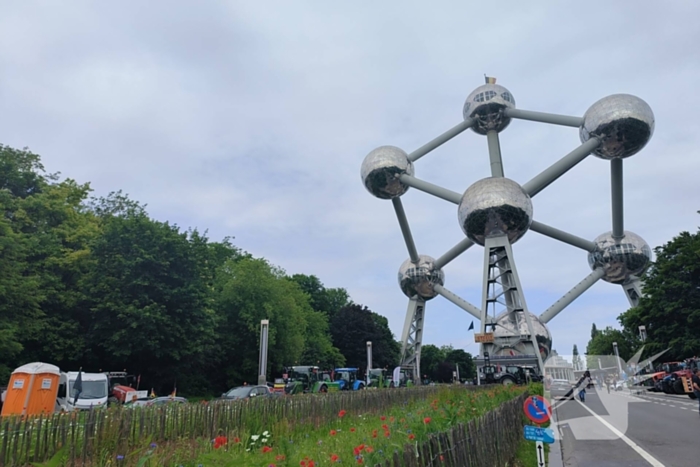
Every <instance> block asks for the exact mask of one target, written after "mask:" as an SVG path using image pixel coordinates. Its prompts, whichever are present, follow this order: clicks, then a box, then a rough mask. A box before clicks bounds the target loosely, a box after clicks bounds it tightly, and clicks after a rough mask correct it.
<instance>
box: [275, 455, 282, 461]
mask: <svg viewBox="0 0 700 467" xmlns="http://www.w3.org/2000/svg"><path fill="white" fill-rule="evenodd" d="M275 460H276V461H283V460H284V454H277V455H276V456H275Z"/></svg>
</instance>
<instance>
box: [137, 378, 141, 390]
mask: <svg viewBox="0 0 700 467" xmlns="http://www.w3.org/2000/svg"><path fill="white" fill-rule="evenodd" d="M140 385H141V375H138V377H137V378H136V390H137V391H138V390H139V386H140Z"/></svg>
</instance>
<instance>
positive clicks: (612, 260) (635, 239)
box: [588, 230, 651, 284]
mask: <svg viewBox="0 0 700 467" xmlns="http://www.w3.org/2000/svg"><path fill="white" fill-rule="evenodd" d="M594 242H595V244H596V246H597V248H596V250H595V251H593V252H592V253H588V265H589V266H590V267H591V269H593V270H596V269H601V268H602V269H603V271H605V275H604V276H603V280H604V281H607V282H610V283H613V284H624V283H625V282H627V280H629V279H630V277H631V276H639V275H640V274H642V273H643V272H644V270H645V269H646V268H647V266H649V263H650V262H651V248H649V245H648V244H647V242H645V241H644V239H642V237H640V236H639V235H637V234H635V233H633V232H629V231H627V230H625V236H624V237H623V238H622V239H620V240H615V239H614V238H613V237H612V232H607V233H604V234H602V235H599V236H598V237H597V238H596V239H595V240H594Z"/></svg>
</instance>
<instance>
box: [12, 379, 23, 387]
mask: <svg viewBox="0 0 700 467" xmlns="http://www.w3.org/2000/svg"><path fill="white" fill-rule="evenodd" d="M23 387H24V380H23V379H16V380H14V381H13V382H12V389H22V388H23Z"/></svg>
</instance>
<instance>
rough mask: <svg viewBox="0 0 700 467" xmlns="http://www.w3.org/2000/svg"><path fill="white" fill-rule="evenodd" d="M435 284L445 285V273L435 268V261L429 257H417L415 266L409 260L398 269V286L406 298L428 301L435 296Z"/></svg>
mask: <svg viewBox="0 0 700 467" xmlns="http://www.w3.org/2000/svg"><path fill="white" fill-rule="evenodd" d="M436 284H439V285H445V273H444V272H442V269H437V268H435V259H434V258H431V257H430V256H427V255H418V263H417V264H416V263H413V262H412V261H411V259H410V258H409V259H407V260H406V261H404V262H403V264H402V265H401V267H400V268H399V286H400V287H401V291H402V292H403V293H404V294H405V295H406V296H407V297H408V298H413V297H415V296H416V295H417V296H419V297H420V298H422V299H423V300H430V299H431V298H434V297H435V296H437V292H436V291H435V289H434V286H435V285H436Z"/></svg>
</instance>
